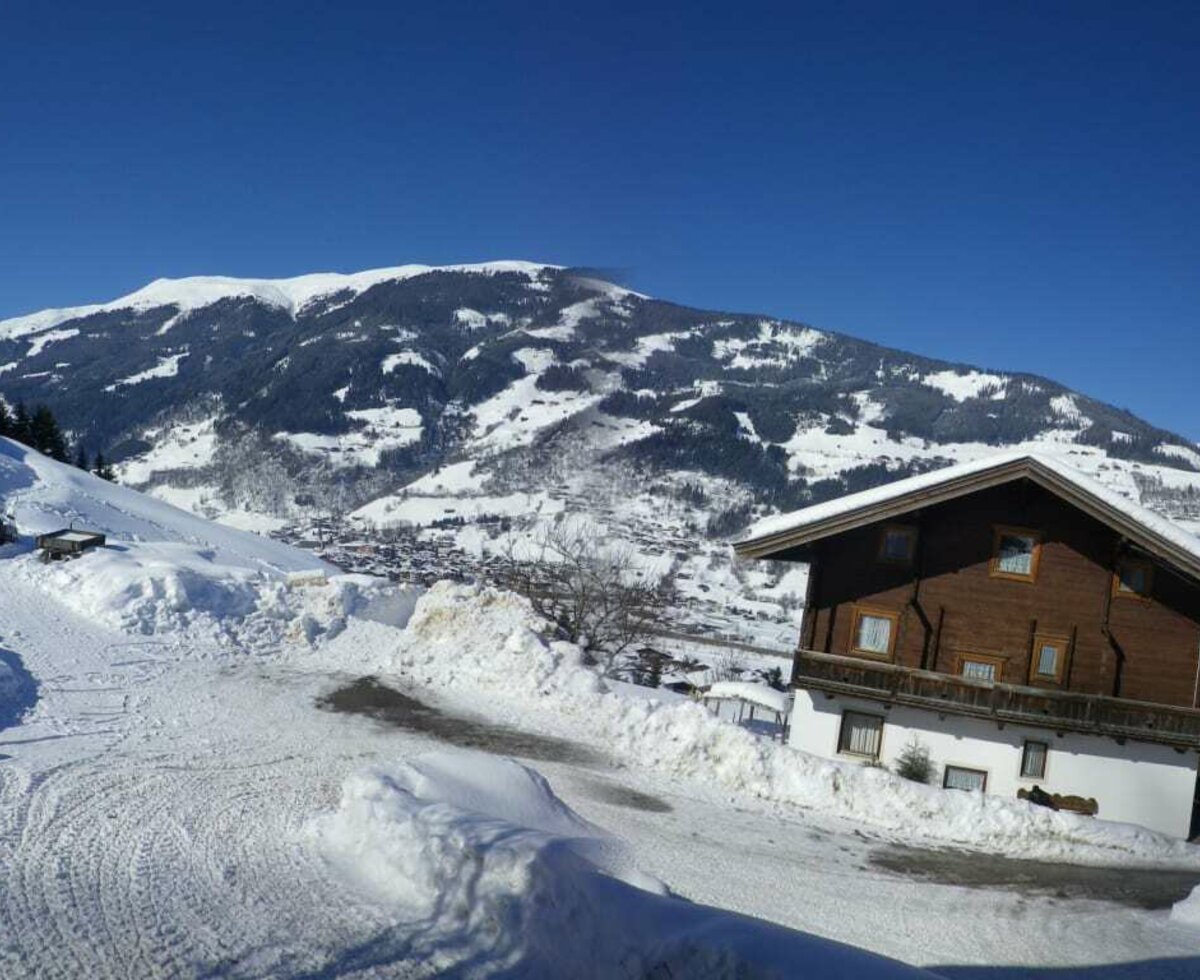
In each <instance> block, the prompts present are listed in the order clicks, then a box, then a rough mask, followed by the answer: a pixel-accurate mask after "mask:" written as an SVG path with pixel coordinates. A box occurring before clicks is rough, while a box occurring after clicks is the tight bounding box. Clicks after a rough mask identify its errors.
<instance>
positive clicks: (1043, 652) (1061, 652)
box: [1033, 633, 1070, 684]
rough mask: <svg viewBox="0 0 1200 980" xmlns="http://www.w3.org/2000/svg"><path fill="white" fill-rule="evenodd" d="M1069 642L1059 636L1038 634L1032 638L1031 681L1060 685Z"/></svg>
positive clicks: (1064, 669) (1065, 664)
mask: <svg viewBox="0 0 1200 980" xmlns="http://www.w3.org/2000/svg"><path fill="white" fill-rule="evenodd" d="M1069 646H1070V641H1069V640H1067V639H1066V638H1064V637H1060V636H1046V635H1044V634H1042V633H1038V634H1037V635H1036V636H1034V638H1033V679H1034V680H1037V681H1042V682H1044V683H1050V684H1060V683H1062V679H1063V674H1064V673H1065V671H1066V666H1067V649H1068V647H1069Z"/></svg>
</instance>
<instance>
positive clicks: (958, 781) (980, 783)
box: [942, 766, 987, 792]
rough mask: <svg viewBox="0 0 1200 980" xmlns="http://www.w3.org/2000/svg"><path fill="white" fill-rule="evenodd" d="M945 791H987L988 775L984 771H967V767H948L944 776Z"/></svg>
mask: <svg viewBox="0 0 1200 980" xmlns="http://www.w3.org/2000/svg"><path fill="white" fill-rule="evenodd" d="M942 786H943V788H945V789H962V790H967V791H968V792H970V791H972V790H979V791H980V792H983V791H984V790H985V789H987V773H986V772H984V771H983V770H982V769H967V768H966V767H965V766H946V771H945V772H944V773H943V774H942Z"/></svg>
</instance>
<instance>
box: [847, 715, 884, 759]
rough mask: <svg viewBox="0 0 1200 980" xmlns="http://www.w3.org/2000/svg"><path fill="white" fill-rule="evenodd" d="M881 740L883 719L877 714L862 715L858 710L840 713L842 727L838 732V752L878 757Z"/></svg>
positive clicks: (872, 757)
mask: <svg viewBox="0 0 1200 980" xmlns="http://www.w3.org/2000/svg"><path fill="white" fill-rule="evenodd" d="M882 741H883V719H882V718H880V717H879V716H878V715H864V714H862V713H861V712H859V711H845V712H843V713H842V729H841V731H840V732H839V733H838V751H839V752H844V753H846V754H847V755H861V756H864V757H865V758H868V759H878V758H879V745H880V743H881V742H882Z"/></svg>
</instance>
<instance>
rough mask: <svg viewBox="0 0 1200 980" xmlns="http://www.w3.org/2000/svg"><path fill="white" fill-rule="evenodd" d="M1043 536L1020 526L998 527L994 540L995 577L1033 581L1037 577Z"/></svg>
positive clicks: (992, 571)
mask: <svg viewBox="0 0 1200 980" xmlns="http://www.w3.org/2000/svg"><path fill="white" fill-rule="evenodd" d="M1041 552H1042V536H1041V535H1040V534H1038V532H1037V531H1028V530H1026V529H1024V528H1019V527H997V528H996V531H995V536H994V538H993V540H992V564H991V574H992V576H993V577H994V578H1007V579H1013V580H1014V581H1017V582H1032V581H1034V580H1035V579H1036V578H1037V570H1038V561H1039V559H1040V558H1041Z"/></svg>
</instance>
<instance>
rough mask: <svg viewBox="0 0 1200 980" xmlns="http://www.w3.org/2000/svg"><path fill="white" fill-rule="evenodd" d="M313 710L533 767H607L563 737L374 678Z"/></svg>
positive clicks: (591, 752)
mask: <svg viewBox="0 0 1200 980" xmlns="http://www.w3.org/2000/svg"><path fill="white" fill-rule="evenodd" d="M317 707H318V708H321V709H323V710H325V711H335V712H339V713H342V714H353V715H365V716H366V717H368V718H373V719H375V720H376V721H378V722H382V723H383V724H385V725H390V726H392V727H394V728H401V729H403V730H405V731H408V732H417V733H419V734H422V735H428V736H429V737H430V738H434V739H437V740H438V741H439V742H448V743H449V744H451V745H458V746H461V747H462V748H467V749H478V750H480V751H482V752H491V753H493V754H495V755H511V756H516V757H518V758H521V759H530V760H534V761H537V762H566V763H571V764H574V765H581V766H607V765H608V764H609V763H608V760H607V759H606V758H605V756H603V755H602V754H601V753H599V752H596V751H595V750H593V749H590V748H588V747H587V746H586V745H580V744H579V743H577V742H572V741H569V740H568V739H565V738H554V737H553V736H550V735H535V734H533V733H532V732H523V731H521V730H520V729H517V728H510V727H508V726H506V725H496V724H493V723H491V722H487V721H483V720H480V719H477V718H465V717H462V716H461V715H451V714H447V713H446V712H444V711H441V710H439V709H437V708H434V707H431V706H430V705H428V704H425V703H424V702H423V701H419V700H417V699H416V698H414V697H413V696H412V695H410V694H405V693H404V692H403V691H398V690H396V689H395V688H394V687H388V686H387V685H385V684H380V683H379V679H378V678H376V677H360V678H358V679H357V680H355V681H353V682H351V683H349V684H347V685H345V686H344V687H340V688H338V689H337V690H336V691H333V692H332V693H331V694H326V695H324V696H323V697H319V698H317Z"/></svg>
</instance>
